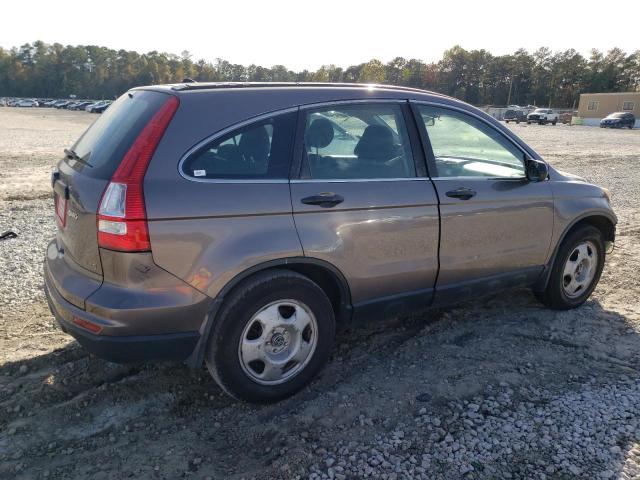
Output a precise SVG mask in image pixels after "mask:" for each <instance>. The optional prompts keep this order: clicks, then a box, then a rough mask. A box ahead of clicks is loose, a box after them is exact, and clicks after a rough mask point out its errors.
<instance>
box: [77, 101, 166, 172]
mask: <svg viewBox="0 0 640 480" xmlns="http://www.w3.org/2000/svg"><path fill="white" fill-rule="evenodd" d="M168 98H169V97H168V95H166V94H164V93H159V92H151V91H146V90H141V91H134V92H129V93H125V94H124V95H122V96H121V97H120V98H119V99H118V100H116V101H115V102H114V103H113V104H112V105H111V106H110V107H109V108H108V109H107V110H105V111H104V113H103V114H102V115H100V117H98V119H97V120H96V121H95V122H94V123H93V124H92V125H91V126H90V127H89V128H88V129H87V131H86V132H85V133H84V134H83V135H82V136H81V137H80V139H79V140H78V141H77V142H76V144H75V145H74V146H73V147H72V149H73V150H74V151H75V152H76V153H77V154H78V156H80V157H81V158H82V159H83V160H85V161H86V162H88V163H89V164H90V165H91V168H90V167H88V166H86V165H84V164H83V163H80V162H74V161H70V160H67V161H68V162H70V163H71V164H72V165H73V168H75V169H78V170H79V169H82V173H83V174H85V175H89V176H93V177H98V178H111V176H112V175H113V172H115V170H116V168H118V165H120V162H121V160H122V158H123V157H124V155H125V154H126V153H127V150H129V148H130V147H131V145H132V144H133V142H134V140H135V139H136V138H137V137H138V135H139V134H140V132H141V131H142V129H143V128H144V126H145V125H146V124H147V123H148V122H149V120H150V119H151V117H152V116H153V115H154V114H155V113H156V112H157V111H158V109H159V108H160V107H161V106H162V105H163V104H164V102H166V101H167V99H168Z"/></svg>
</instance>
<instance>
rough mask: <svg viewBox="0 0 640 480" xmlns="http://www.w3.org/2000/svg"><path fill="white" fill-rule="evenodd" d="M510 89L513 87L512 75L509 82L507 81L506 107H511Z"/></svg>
mask: <svg viewBox="0 0 640 480" xmlns="http://www.w3.org/2000/svg"><path fill="white" fill-rule="evenodd" d="M512 87H513V75H512V76H511V77H510V80H509V96H508V97H507V107H508V106H509V105H511V88H512Z"/></svg>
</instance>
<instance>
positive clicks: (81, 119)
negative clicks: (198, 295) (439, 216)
mask: <svg viewBox="0 0 640 480" xmlns="http://www.w3.org/2000/svg"><path fill="white" fill-rule="evenodd" d="M94 119H95V117H94V116H91V115H89V114H85V113H84V112H66V111H65V112H63V111H58V110H56V111H51V110H44V111H43V110H40V109H24V110H20V109H2V108H0V233H2V231H4V230H9V229H12V230H15V231H16V232H17V233H18V237H17V238H12V239H7V240H0V273H1V275H0V479H2V480H4V479H5V478H6V479H12V480H13V479H16V480H20V479H36V478H38V479H39V478H47V479H80V478H82V479H84V478H91V479H121V478H150V479H175V478H192V479H199V480H204V479H218V478H220V479H236V480H240V479H245V480H249V479H253V478H255V479H273V478H281V479H303V478H315V479H327V478H329V479H354V480H355V479H360V478H381V479H415V478H425V479H463V478H465V479H466V478H469V479H589V480H591V479H607V478H611V479H634V478H635V479H640V424H639V421H640V374H639V372H640V302H638V298H639V297H640V275H638V271H640V256H639V255H638V252H639V251H640V211H639V209H638V205H639V204H640V175H638V174H637V169H638V161H639V160H640V131H628V130H625V131H611V130H601V129H597V128H588V127H567V126H560V125H558V126H556V127H551V126H548V127H539V126H537V125H536V126H533V125H532V126H526V125H517V126H513V127H512V128H513V129H514V130H515V131H516V133H518V134H519V135H520V136H522V137H523V139H524V140H525V141H527V142H528V143H529V144H531V145H532V146H534V148H536V149H537V150H538V151H539V152H540V153H541V154H542V155H543V156H544V157H545V158H547V159H548V160H550V161H551V162H552V163H553V164H554V165H555V166H557V167H559V168H560V169H562V170H566V171H569V172H572V173H575V174H578V175H581V176H583V177H585V178H587V179H588V180H591V181H594V182H597V183H599V184H601V185H603V186H605V187H608V188H610V190H611V191H612V194H613V202H614V205H615V208H616V211H617V213H618V215H619V217H620V224H619V228H618V237H617V242H616V245H617V246H616V250H615V251H614V252H613V254H611V255H609V256H608V257H607V266H606V268H605V271H604V274H603V277H602V280H601V282H600V284H599V286H598V288H597V289H596V291H595V293H594V295H593V297H592V299H591V300H589V301H588V302H587V303H586V304H585V305H584V306H583V307H581V308H579V309H577V310H572V311H567V312H552V311H549V310H546V309H544V308H542V307H541V306H540V305H539V304H538V303H537V302H536V301H535V299H534V298H533V296H532V295H531V294H530V293H529V292H527V291H524V290H520V291H515V292H508V293H505V294H501V295H497V296H494V297H492V298H488V299H484V300H481V301H476V302H473V303H469V304H465V305H461V306H458V307H456V308H452V309H447V310H443V311H432V312H429V314H428V315H423V316H418V317H416V318H411V319H403V320H392V321H388V322H385V323H378V324H374V325H368V326H365V327H361V328H347V329H344V330H341V331H340V332H339V333H338V335H337V339H336V346H335V348H334V352H333V355H332V357H331V359H330V362H329V364H328V366H327V368H326V369H325V371H324V372H323V374H322V376H321V377H320V378H318V379H317V380H316V381H315V382H313V384H312V385H311V386H310V387H309V388H307V389H305V390H303V391H302V392H300V393H299V394H298V395H296V396H295V397H293V398H291V399H287V400H285V401H283V402H280V403H278V404H276V405H269V406H261V407H256V406H252V405H247V404H242V403H238V402H235V401H233V400H232V399H230V398H229V397H227V396H226V395H225V394H224V393H223V392H222V391H221V390H220V389H219V388H218V387H217V386H216V384H215V383H214V382H213V380H211V378H210V376H209V375H208V373H207V372H206V370H204V369H203V370H201V371H199V370H198V371H192V370H189V369H187V368H186V367H185V366H183V365H181V364H171V363H170V364H158V365H124V366H123V365H115V364H109V363H107V362H104V361H102V360H99V359H96V358H93V357H89V356H88V355H87V354H86V352H85V351H84V350H83V349H81V348H80V347H79V346H78V345H77V344H76V343H75V342H74V341H72V340H71V339H70V338H69V337H68V336H67V335H65V334H62V333H61V332H60V331H59V330H58V328H57V327H56V326H55V322H54V321H53V318H52V317H51V315H50V312H49V310H48V308H47V305H46V303H45V301H44V296H43V292H42V259H43V256H44V249H45V246H46V244H47V243H48V241H49V239H50V238H51V237H52V236H53V235H54V231H55V226H54V221H53V204H52V200H51V198H50V186H49V172H50V167H51V165H53V164H54V163H55V161H56V159H57V158H59V156H60V152H61V150H62V148H64V147H65V146H68V145H69V143H70V142H71V141H72V140H73V139H74V138H76V137H77V136H78V135H80V133H81V132H82V131H83V130H84V128H86V126H87V125H88V124H89V123H90V122H91V121H93V120H94Z"/></svg>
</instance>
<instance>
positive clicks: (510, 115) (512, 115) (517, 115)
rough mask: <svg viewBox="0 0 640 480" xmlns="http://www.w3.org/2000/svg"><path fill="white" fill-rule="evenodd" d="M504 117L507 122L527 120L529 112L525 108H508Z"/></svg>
mask: <svg viewBox="0 0 640 480" xmlns="http://www.w3.org/2000/svg"><path fill="white" fill-rule="evenodd" d="M502 118H503V120H504V122H505V123H509V122H516V123H520V122H526V121H527V114H526V113H525V112H524V111H523V110H507V111H506V112H504V116H503V117H502Z"/></svg>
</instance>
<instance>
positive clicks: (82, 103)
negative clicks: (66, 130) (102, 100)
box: [69, 100, 93, 110]
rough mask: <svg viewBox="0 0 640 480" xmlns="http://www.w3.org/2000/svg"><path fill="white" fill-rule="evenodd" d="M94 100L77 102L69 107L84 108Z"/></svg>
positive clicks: (73, 108)
mask: <svg viewBox="0 0 640 480" xmlns="http://www.w3.org/2000/svg"><path fill="white" fill-rule="evenodd" d="M92 103H93V101H91V100H84V101H81V102H76V103H75V104H74V105H73V106H71V107H70V108H69V110H84V109H85V107H86V106H87V105H91V104H92Z"/></svg>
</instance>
